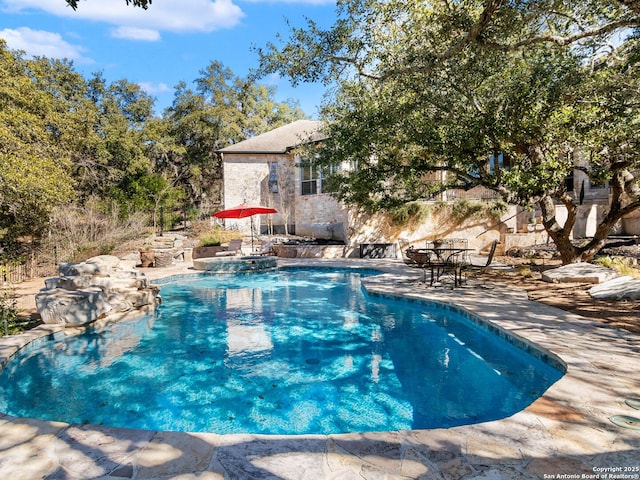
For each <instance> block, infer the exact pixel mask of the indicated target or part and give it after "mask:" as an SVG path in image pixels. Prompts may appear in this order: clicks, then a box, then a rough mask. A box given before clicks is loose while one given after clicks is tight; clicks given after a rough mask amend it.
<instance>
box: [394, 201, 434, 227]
mask: <svg viewBox="0 0 640 480" xmlns="http://www.w3.org/2000/svg"><path fill="white" fill-rule="evenodd" d="M428 216H429V208H428V207H427V205H425V204H424V203H423V202H409V203H405V204H403V205H400V206H398V207H395V208H393V209H391V210H390V211H389V218H390V219H391V222H392V223H393V224H394V225H398V226H410V225H420V224H421V223H423V222H424V221H425V220H426V219H427V217H428Z"/></svg>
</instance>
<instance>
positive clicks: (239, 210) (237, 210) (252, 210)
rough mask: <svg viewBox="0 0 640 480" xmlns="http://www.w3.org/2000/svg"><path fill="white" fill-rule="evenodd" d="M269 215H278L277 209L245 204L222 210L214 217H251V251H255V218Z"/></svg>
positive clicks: (214, 214)
mask: <svg viewBox="0 0 640 480" xmlns="http://www.w3.org/2000/svg"><path fill="white" fill-rule="evenodd" d="M268 213H278V211H277V210H276V209H275V208H271V207H263V206H262V205H247V204H246V203H243V204H241V205H238V206H236V207H232V208H227V209H225V210H220V211H219V212H216V213H213V214H212V215H213V216H214V217H216V218H246V217H251V250H253V216H254V215H266V214H268Z"/></svg>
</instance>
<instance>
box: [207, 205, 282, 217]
mask: <svg viewBox="0 0 640 480" xmlns="http://www.w3.org/2000/svg"><path fill="white" fill-rule="evenodd" d="M267 213H278V211H277V210H276V209H275V208H270V207H263V206H261V205H247V204H246V203H243V204H241V205H238V206H237V207H232V208H227V209H225V210H220V211H219V212H216V213H214V214H213V216H214V217H216V218H246V217H252V216H253V215H264V214H267Z"/></svg>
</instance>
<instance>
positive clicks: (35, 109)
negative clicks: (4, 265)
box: [0, 40, 73, 254]
mask: <svg viewBox="0 0 640 480" xmlns="http://www.w3.org/2000/svg"><path fill="white" fill-rule="evenodd" d="M55 69H57V70H60V71H66V72H68V69H67V67H66V66H65V65H63V64H61V63H58V62H54V63H53V64H45V62H43V61H38V62H27V61H24V60H23V59H22V58H21V56H19V55H18V54H16V53H12V52H10V51H8V50H7V49H6V46H5V44H4V42H3V41H1V40H0V254H2V253H3V250H5V249H8V248H11V247H12V246H13V245H14V244H15V242H16V241H17V239H18V238H20V237H23V238H24V237H37V236H38V235H39V234H41V233H42V232H43V231H44V229H45V228H46V225H47V220H48V216H49V214H50V212H51V209H52V208H53V207H55V206H56V205H59V204H61V203H63V202H65V201H68V200H69V199H70V198H71V197H72V195H73V187H72V181H71V177H70V175H69V172H68V167H69V163H70V162H69V161H70V158H69V152H68V150H67V149H66V148H65V145H64V137H65V136H66V135H68V133H69V130H70V128H71V127H72V126H71V125H70V123H68V122H65V121H64V118H62V116H61V114H60V111H61V110H64V109H65V106H64V102H65V99H64V98H63V97H64V95H63V94H62V91H61V89H60V88H57V87H56V88H54V89H53V92H52V91H50V89H49V88H47V89H44V88H42V86H41V85H39V84H38V81H39V79H40V78H41V74H42V73H43V72H44V71H53V70H55ZM58 93H60V94H61V95H60V96H58V95H57V94H58Z"/></svg>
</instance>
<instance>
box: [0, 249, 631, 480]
mask: <svg viewBox="0 0 640 480" xmlns="http://www.w3.org/2000/svg"><path fill="white" fill-rule="evenodd" d="M278 264H279V265H281V266H297V265H304V266H319V265H322V266H337V267H341V268H344V267H354V268H375V269H378V270H380V271H382V272H383V274H382V275H380V276H378V277H369V278H367V279H366V281H365V288H366V289H367V291H368V292H369V293H372V294H376V295H391V296H403V297H406V298H410V299H414V300H416V301H425V302H433V301H435V302H438V303H443V304H445V305H450V306H452V308H456V309H458V308H462V309H464V310H465V311H467V312H469V313H470V314H471V315H475V316H478V317H480V318H482V319H484V320H485V321H488V322H490V324H491V325H493V326H495V328H496V329H499V330H500V331H503V332H506V334H508V335H509V336H512V337H514V338H516V339H519V340H521V341H522V342H525V344H527V345H535V347H536V348H538V349H540V350H541V351H542V352H545V353H547V354H549V355H551V356H552V358H557V359H559V360H560V361H561V362H562V364H564V365H565V366H566V373H565V375H564V376H563V377H562V378H561V379H560V380H559V381H558V382H556V383H555V384H554V385H552V386H551V387H550V388H549V389H548V390H547V391H546V392H545V394H544V395H543V396H542V397H541V398H539V399H538V400H537V401H535V402H534V403H533V404H532V405H530V406H529V407H528V408H526V409H525V410H523V411H521V412H518V413H516V414H515V415H512V416H511V417H508V418H505V419H502V420H497V421H492V422H485V423H480V424H475V425H467V426H460V427H452V428H448V429H435V430H408V431H393V432H375V433H364V434H339V435H326V436H325V435H300V436H269V435H237V434H233V435H217V434H209V433H182V432H156V431H144V430H129V429H118V428H111V427H102V426H95V425H74V424H71V425H69V424H65V423H61V422H46V421H39V420H34V419H19V418H15V417H12V416H9V415H5V414H0V478H27V479H32V478H46V477H49V476H50V477H55V478H60V477H62V478H102V477H105V478H134V479H146V478H174V477H176V476H181V477H180V478H195V477H197V478H220V479H222V478H252V479H253V478H257V479H259V478H291V479H297V478H301V479H302V478H305V479H307V478H314V479H316V478H317V479H320V478H372V479H373V478H460V479H462V478H514V479H515V478H518V479H520V478H551V476H552V475H553V476H554V477H555V478H562V477H561V476H562V475H578V476H579V478H588V477H582V475H583V474H584V475H587V476H588V475H593V477H592V478H596V477H595V475H600V478H607V477H606V476H604V475H618V474H620V475H623V474H627V475H630V476H629V477H627V478H640V470H639V468H640V460H639V458H640V455H639V454H638V452H640V431H638V430H633V429H630V428H623V427H619V426H616V425H614V424H613V423H612V422H611V420H610V418H611V417H612V416H615V415H629V416H634V417H640V411H638V410H633V409H632V408H631V407H629V406H628V405H627V404H626V403H625V400H626V399H629V398H640V368H638V367H640V362H639V361H638V359H639V358H640V356H639V353H640V341H639V340H640V336H638V335H634V334H631V333H629V332H627V331H623V330H618V329H615V328H612V327H609V326H604V325H602V324H600V323H598V322H594V321H591V320H588V319H585V318H583V317H579V316H577V315H573V314H571V313H568V312H564V311H562V310H558V309H556V308H553V307H549V306H546V305H543V304H540V303H537V302H532V301H529V300H528V299H527V298H526V294H525V293H524V292H521V291H518V290H515V289H509V288H507V287H503V286H500V287H498V286H496V285H495V284H481V283H478V282H474V281H469V282H468V284H467V285H466V286H464V287H463V288H459V289H455V290H450V289H447V288H442V287H439V288H428V287H426V286H425V285H424V284H419V283H418V282H417V280H418V279H419V278H420V275H419V273H418V272H416V271H415V270H412V269H408V268H407V267H406V266H405V265H404V264H402V263H401V262H398V261H394V260H385V259H379V260H372V259H366V260H360V259H357V260H342V259H336V260H324V259H284V258H279V259H278ZM144 271H145V273H146V274H147V276H149V278H150V279H151V280H155V279H157V278H161V277H167V276H170V275H174V274H175V275H177V274H188V273H193V272H194V271H193V270H189V269H188V265H179V266H176V267H175V268H167V269H144ZM39 329H40V330H39V331H30V332H25V333H24V334H21V335H17V336H13V337H7V338H2V339H1V340H0V363H1V362H3V359H4V361H6V359H7V358H9V357H10V356H11V354H10V352H11V351H15V349H16V347H17V346H22V345H24V344H25V342H28V341H32V340H33V339H34V338H37V336H38V335H39V336H48V335H52V334H55V332H58V331H61V330H62V329H63V327H58V326H42V327H39ZM625 468H626V469H627V470H626V471H625V470H624V469H625ZM607 469H608V470H607ZM545 475H546V476H545ZM634 475H635V477H634ZM183 476H184V477H183ZM565 478H568V477H565ZM608 478H614V477H613V476H609V477H608Z"/></svg>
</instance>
